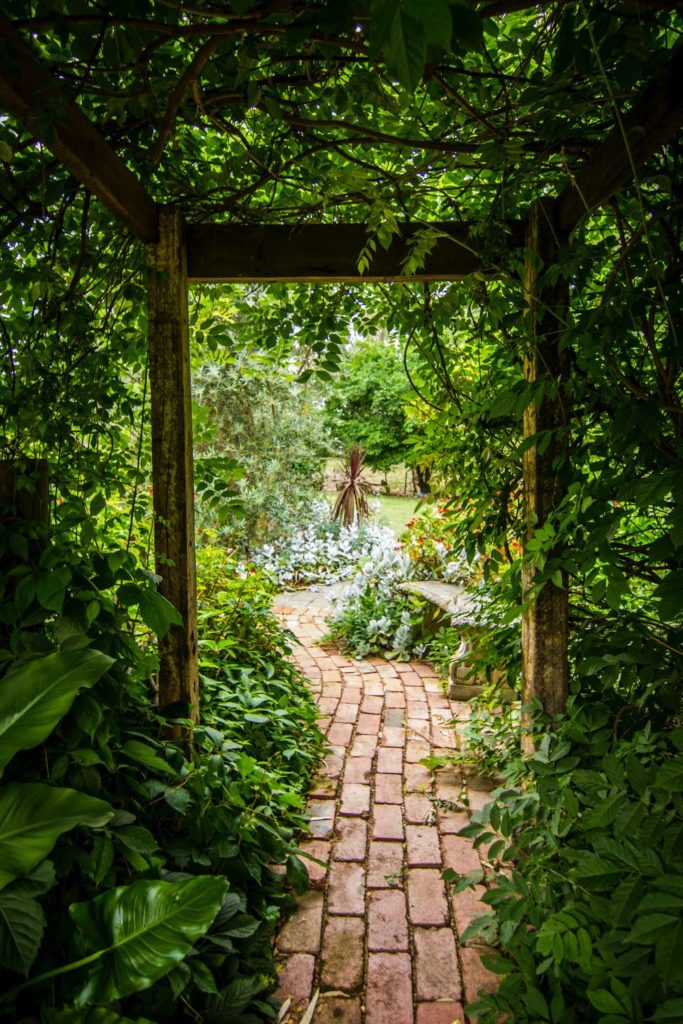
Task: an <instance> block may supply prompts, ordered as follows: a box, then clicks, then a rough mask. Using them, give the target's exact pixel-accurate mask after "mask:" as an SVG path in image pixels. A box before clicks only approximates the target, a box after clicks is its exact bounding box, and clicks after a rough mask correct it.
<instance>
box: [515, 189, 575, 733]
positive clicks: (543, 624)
mask: <svg viewBox="0 0 683 1024" xmlns="http://www.w3.org/2000/svg"><path fill="white" fill-rule="evenodd" d="M554 215H555V201H554V200H543V201H541V202H539V203H536V204H535V205H534V206H533V207H532V208H531V210H530V213H529V221H528V227H527V239H526V249H527V272H526V292H527V301H528V313H527V316H528V322H529V327H530V330H529V340H530V347H529V352H528V355H527V357H526V359H525V364H524V370H525V375H526V378H527V380H528V381H530V382H540V381H543V382H545V383H546V385H547V387H546V393H545V395H544V397H543V399H542V401H541V402H540V403H537V402H535V401H534V402H531V403H530V404H529V406H528V407H527V409H526V411H525V413H524V437H525V438H530V437H533V436H534V435H537V434H539V432H541V431H551V432H552V433H551V440H550V443H549V444H548V447H547V448H545V449H544V450H542V453H541V452H540V451H539V447H538V446H537V445H536V444H534V445H532V446H531V447H530V448H528V449H527V450H526V451H525V452H524V455H523V475H524V507H525V516H526V541H527V543H528V542H529V540H531V539H532V538H533V536H534V534H535V532H536V530H537V529H538V528H539V527H541V526H543V525H544V524H545V523H546V521H547V520H548V518H549V517H550V516H551V515H552V513H553V511H554V510H555V509H556V508H557V507H558V505H559V504H560V502H561V500H562V497H563V493H564V490H563V483H562V474H563V470H562V466H561V462H562V461H563V460H564V459H566V457H567V439H566V430H565V428H566V426H567V422H568V408H567V399H566V395H565V380H566V374H567V356H566V354H565V353H564V352H562V351H561V349H560V339H561V335H562V332H563V330H564V326H565V318H566V309H567V303H568V288H567V284H566V282H565V281H559V282H557V283H552V284H544V283H543V275H544V273H545V272H546V271H547V269H548V267H550V266H551V265H552V264H553V263H555V262H556V259H557V253H558V239H557V236H556V233H555V219H554ZM551 388H552V389H553V393H552V394H549V393H548V392H549V391H550V389H551ZM541 447H542V446H541ZM560 554H561V548H560V546H559V545H558V546H556V548H555V549H554V551H552V552H551V556H550V557H557V556H559V555H560ZM536 574H537V570H536V568H535V567H534V566H533V565H527V566H525V569H524V575H523V581H522V582H523V591H524V594H525V603H526V601H527V600H528V602H529V603H528V606H527V607H526V609H525V611H524V614H523V617H522V704H530V703H531V702H532V701H533V700H535V699H538V700H540V701H541V703H542V704H543V707H544V709H545V711H546V712H547V713H548V714H549V715H556V714H560V713H561V712H563V711H565V710H566V707H567V689H568V679H569V666H568V660H567V644H568V640H569V601H568V592H567V578H566V574H564V573H563V574H562V583H563V586H562V587H561V588H560V587H558V586H557V585H556V584H555V583H552V582H548V583H546V584H545V586H544V587H543V589H542V590H541V591H540V593H539V594H538V596H537V597H536V598H535V599H530V600H529V598H528V595H529V592H530V590H531V589H532V587H533V586H534V582H535V578H536ZM525 723H526V726H527V728H525V727H524V726H525ZM528 725H529V716H528V715H527V716H526V717H525V719H524V720H523V723H522V726H523V728H522V747H523V750H524V751H525V752H526V753H529V752H530V751H531V750H532V749H533V744H532V741H531V737H530V735H529V731H528Z"/></svg>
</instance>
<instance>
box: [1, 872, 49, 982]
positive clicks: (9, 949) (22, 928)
mask: <svg viewBox="0 0 683 1024" xmlns="http://www.w3.org/2000/svg"><path fill="white" fill-rule="evenodd" d="M44 930H45V917H44V915H43V912H42V910H41V909H40V906H39V905H38V903H37V902H36V901H35V900H32V899H29V897H27V896H21V895H17V894H15V893H13V892H3V893H0V964H2V966H3V967H6V968H7V970H9V971H17V972H19V973H20V974H26V975H27V974H28V972H29V971H30V969H31V966H32V964H33V961H34V960H35V958H36V955H37V953H38V950H39V949H40V943H41V942H42V939H43V932H44Z"/></svg>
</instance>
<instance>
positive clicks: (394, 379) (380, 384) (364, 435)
mask: <svg viewBox="0 0 683 1024" xmlns="http://www.w3.org/2000/svg"><path fill="white" fill-rule="evenodd" d="M409 392H410V385H409V384H408V380H407V378H406V375H405V371H404V369H403V364H402V361H401V354H400V352H399V350H398V349H397V347H396V345H395V344H394V343H392V342H391V341H390V340H388V339H382V338H373V339H369V340H365V341H359V342H357V343H356V344H355V345H354V347H353V350H352V352H351V354H350V355H349V357H348V358H347V359H345V360H344V362H343V363H342V365H341V367H340V369H339V372H338V373H337V374H336V375H335V377H334V379H333V380H332V381H331V382H330V391H329V395H328V398H327V401H326V403H325V424H326V426H327V429H328V431H329V433H330V435H331V436H332V438H333V439H334V440H335V441H336V442H337V444H338V445H339V447H340V449H341V450H342V451H349V450H350V449H351V448H353V446H354V445H358V446H359V447H360V448H362V449H363V452H364V454H365V459H366V461H367V463H368V465H369V466H371V467H372V469H378V470H387V469H389V468H390V467H391V466H393V465H395V464H396V463H397V462H403V461H405V457H406V441H407V438H408V436H409V434H410V430H411V428H410V423H409V420H408V416H407V413H406V408H407V403H408V398H409Z"/></svg>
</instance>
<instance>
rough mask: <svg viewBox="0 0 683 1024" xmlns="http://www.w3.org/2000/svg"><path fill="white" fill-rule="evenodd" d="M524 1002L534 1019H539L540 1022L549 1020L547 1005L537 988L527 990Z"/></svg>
mask: <svg viewBox="0 0 683 1024" xmlns="http://www.w3.org/2000/svg"><path fill="white" fill-rule="evenodd" d="M524 1001H525V1003H526V1006H527V1008H528V1009H529V1010H530V1011H531V1013H532V1014H533V1015H534V1017H540V1018H541V1020H550V1010H549V1009H548V1004H547V1002H546V1001H545V997H544V996H543V994H542V993H541V992H539V990H538V989H537V988H528V989H527V990H526V994H525V997H524Z"/></svg>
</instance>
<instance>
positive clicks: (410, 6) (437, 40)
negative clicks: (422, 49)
mask: <svg viewBox="0 0 683 1024" xmlns="http://www.w3.org/2000/svg"><path fill="white" fill-rule="evenodd" d="M406 11H407V13H408V14H410V15H411V17H413V18H415V19H416V20H417V21H419V22H420V23H421V25H422V31H423V32H424V36H425V39H426V40H427V42H428V43H433V44H434V45H435V46H440V47H441V49H442V50H447V51H448V50H450V48H451V35H452V32H453V19H452V18H451V9H450V4H449V2H448V0H408V2H407V3H406Z"/></svg>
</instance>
